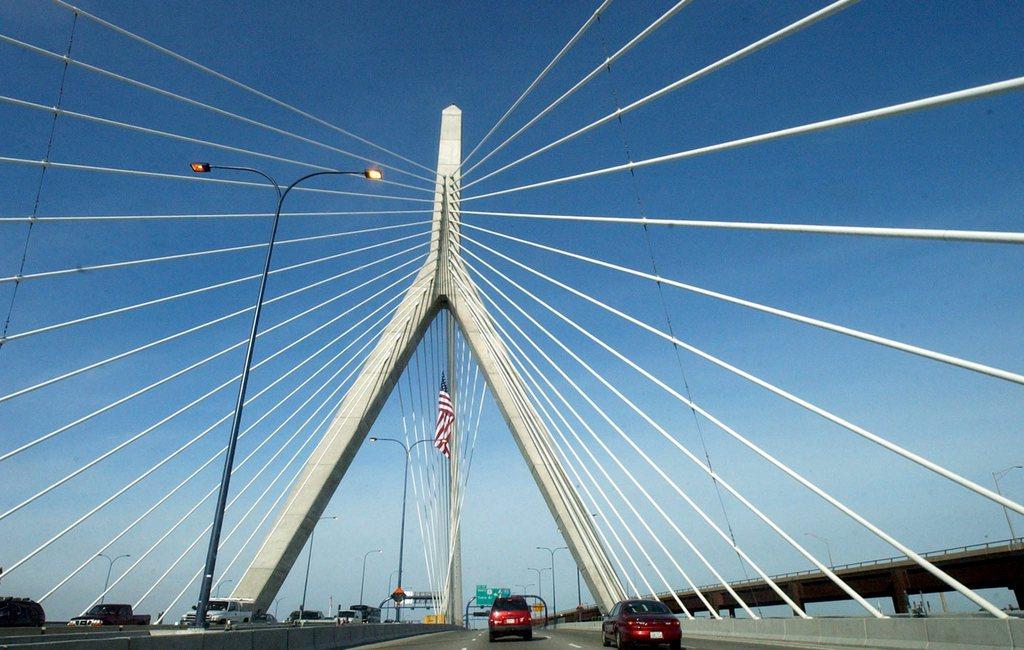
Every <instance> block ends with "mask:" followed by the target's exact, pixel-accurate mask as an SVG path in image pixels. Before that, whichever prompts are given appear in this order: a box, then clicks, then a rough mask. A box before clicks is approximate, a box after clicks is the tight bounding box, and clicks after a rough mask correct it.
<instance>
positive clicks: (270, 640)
mask: <svg viewBox="0 0 1024 650" xmlns="http://www.w3.org/2000/svg"><path fill="white" fill-rule="evenodd" d="M457 629H462V628H457V627H455V626H451V625H423V624H420V623H412V624H381V625H318V626H308V627H275V628H263V629H260V628H247V629H237V630H210V631H207V632H193V631H191V630H166V631H165V630H160V631H154V632H153V633H149V634H147V632H145V631H140V632H132V633H131V635H126V633H124V632H117V631H113V632H99V631H97V632H93V633H91V634H75V635H45V636H43V635H36V636H28V635H21V636H0V648H26V650H27V649H28V648H31V650H49V649H50V648H52V649H53V650H107V649H108V648H109V649H111V650H340V649H342V648H355V647H358V646H361V645H367V644H370V643H378V642H381V641H391V640H394V639H402V638H405V637H410V636H418V635H420V634H432V633H436V632H447V631H450V630H457ZM82 637H86V638H82Z"/></svg>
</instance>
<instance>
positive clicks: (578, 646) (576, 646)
mask: <svg viewBox="0 0 1024 650" xmlns="http://www.w3.org/2000/svg"><path fill="white" fill-rule="evenodd" d="M569 645H571V646H572V647H574V648H582V647H583V646H581V645H576V644H575V643H570V644H569ZM462 650H466V649H465V648H463V649H462Z"/></svg>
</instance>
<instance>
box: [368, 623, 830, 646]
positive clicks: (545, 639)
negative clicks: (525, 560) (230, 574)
mask: <svg viewBox="0 0 1024 650" xmlns="http://www.w3.org/2000/svg"><path fill="white" fill-rule="evenodd" d="M363 647H365V648H437V649H439V650H483V649H484V648H495V650H498V649H499V648H500V649H505V650H516V648H517V647H519V648H521V649H522V650H533V649H534V648H536V649H537V650H543V649H544V648H551V649H552V650H554V649H556V648H557V649H558V650H590V649H591V648H602V647H603V646H602V645H601V633H600V632H599V631H596V630H574V629H566V628H563V629H558V630H555V629H552V628H548V629H543V628H538V629H535V630H534V632H533V641H529V642H526V641H523V640H521V639H518V638H514V637H508V638H502V639H498V640H497V641H495V642H494V643H489V642H488V641H487V630H486V629H483V630H468V631H456V632H441V633H439V634H426V635H423V636H417V637H412V638H408V639H400V640H398V641H389V642H387V643H377V644H374V645H369V646H363ZM661 647H662V648H667V647H668V646H661ZM683 647H684V648H689V649H692V650H711V649H725V650H747V649H749V650H755V649H761V648H781V647H793V646H780V645H774V644H763V645H762V644H757V645H751V644H748V643H736V642H723V641H704V640H697V639H690V640H687V639H685V638H684V639H683ZM802 647H813V646H802Z"/></svg>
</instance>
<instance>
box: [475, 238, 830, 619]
mask: <svg viewBox="0 0 1024 650" xmlns="http://www.w3.org/2000/svg"><path fill="white" fill-rule="evenodd" d="M470 254H471V255H472V252H470ZM474 258H475V256H474ZM475 259H478V261H481V263H483V264H485V265H487V263H486V262H485V261H483V260H479V258H475ZM467 266H468V268H469V269H470V270H472V271H473V272H474V273H476V274H477V275H478V276H479V277H480V278H481V279H483V280H484V282H486V283H487V285H488V286H489V287H491V288H492V289H493V290H494V291H495V292H497V293H498V294H499V295H501V296H502V297H503V298H504V299H505V300H507V301H508V302H509V304H511V305H512V306H513V307H515V308H516V311H518V312H519V313H521V314H522V315H523V316H524V317H526V318H527V319H528V320H530V322H531V323H533V324H534V326H536V327H537V328H538V329H540V330H541V331H542V332H544V334H545V335H546V336H548V337H549V338H550V339H551V340H552V341H553V342H555V343H556V344H557V345H558V346H559V348H561V349H562V350H563V351H564V352H565V353H566V354H568V355H569V356H570V357H572V358H573V359H574V360H575V361H576V362H577V363H579V364H580V365H581V366H583V367H584V368H585V369H586V370H587V371H588V372H589V373H590V374H592V375H593V376H594V377H595V378H596V379H597V380H598V381H600V382H601V383H602V384H603V385H604V386H605V387H606V388H608V389H609V390H610V391H611V392H612V393H613V394H615V395H616V397H618V398H619V399H620V400H622V401H623V402H624V403H626V404H627V405H628V406H630V408H632V409H633V410H635V411H636V412H637V414H638V415H641V417H644V414H642V412H641V411H640V410H639V408H638V407H636V406H635V404H633V402H631V401H630V400H629V399H628V398H626V397H625V395H623V394H622V393H621V391H619V390H618V389H616V388H615V387H614V386H613V385H612V384H611V383H610V382H606V380H605V379H604V377H603V376H601V375H600V373H598V372H596V371H595V370H593V368H592V367H591V366H590V365H589V364H588V363H587V362H586V361H584V360H583V359H582V358H580V357H579V355H577V354H575V353H574V352H573V351H572V350H571V349H569V348H568V347H567V346H565V344H564V343H562V342H561V341H560V340H559V339H558V338H557V337H556V336H555V335H554V334H552V333H551V332H550V331H549V330H547V329H546V328H545V327H544V326H543V325H541V324H540V323H539V322H537V321H536V320H535V319H534V318H533V317H531V316H530V315H529V314H528V313H527V312H526V311H525V310H523V309H522V308H521V307H520V306H519V305H518V304H517V303H516V302H515V301H514V300H512V299H511V298H510V297H509V296H507V295H506V294H505V293H504V292H503V291H502V290H501V289H500V288H498V287H497V286H496V285H494V284H493V283H492V282H491V281H490V280H489V279H488V278H487V277H486V276H484V275H482V274H481V273H480V271H479V270H477V269H476V268H475V267H473V266H469V265H468V263H467ZM488 266H489V265H488ZM493 270H494V269H493V268H492V271H493ZM506 280H507V278H506ZM482 293H483V292H482ZM484 296H485V297H486V298H487V299H488V301H489V302H491V304H492V305H495V307H496V308H497V304H496V303H495V302H494V300H493V299H491V298H490V296H489V295H487V294H486V293H484ZM517 331H519V332H520V334H521V335H522V336H523V337H524V338H526V340H527V341H531V342H532V338H530V337H529V335H527V334H526V333H525V332H523V331H522V330H519V328H517ZM534 348H535V349H536V350H537V351H538V352H539V353H540V354H541V355H542V356H544V358H545V360H547V361H548V363H550V364H552V367H553V368H554V369H555V370H556V371H557V372H558V373H559V374H560V375H562V377H563V378H564V379H565V380H566V382H568V383H569V385H571V386H572V387H573V388H574V389H576V390H577V391H578V392H580V396H581V397H583V399H584V400H585V401H586V402H587V403H588V404H589V405H590V406H591V408H593V409H594V410H595V411H596V412H597V413H598V414H599V415H601V417H602V419H604V420H605V421H606V422H607V423H608V424H609V425H610V426H611V427H612V428H613V429H614V430H615V432H616V433H618V434H619V437H621V438H622V439H623V440H624V441H625V442H626V443H627V444H628V445H629V446H630V447H631V448H632V449H633V451H635V452H636V453H637V455H639V456H640V457H641V458H642V459H643V460H644V461H645V462H646V463H647V464H648V465H649V466H650V467H651V469H653V470H654V471H655V472H656V473H657V474H658V476H660V477H661V478H662V480H664V481H665V483H666V484H667V485H669V486H670V487H671V488H672V490H673V491H674V492H676V494H678V495H679V496H680V497H681V498H682V499H683V500H684V501H686V503H687V505H689V506H690V507H691V508H692V509H693V510H694V512H696V513H697V514H698V516H700V518H701V519H703V520H704V522H705V523H707V524H708V526H709V527H711V529H712V530H714V531H715V532H716V533H717V534H718V535H719V537H721V538H722V540H723V541H724V542H725V543H726V544H728V545H729V546H730V547H731V548H732V549H733V550H734V551H736V553H737V554H738V555H739V556H740V557H742V558H743V560H744V561H746V563H747V564H748V565H750V567H751V568H752V569H754V571H756V572H757V573H758V575H760V576H761V578H762V579H764V581H765V583H766V584H767V585H768V586H769V587H770V588H771V589H772V591H774V592H775V593H776V594H778V596H779V597H780V598H781V599H782V600H783V601H784V602H785V603H786V604H787V605H789V607H790V608H791V609H792V610H793V612H795V613H796V614H797V615H798V616H800V617H801V618H810V617H809V616H808V615H807V613H806V612H804V610H803V608H801V607H800V606H799V605H797V604H796V603H795V602H793V600H792V598H790V597H789V595H788V594H786V592H785V591H783V590H782V588H781V587H779V586H778V585H777V584H776V583H775V581H774V580H772V579H771V577H769V576H768V574H767V573H766V572H765V571H764V570H763V569H761V567H760V566H759V565H758V564H757V563H756V562H754V561H753V559H751V558H750V556H749V555H747V554H746V552H745V551H743V550H742V549H741V548H740V547H739V545H738V544H736V542H735V541H734V540H733V539H732V538H731V537H730V536H729V535H728V533H726V532H725V531H723V530H722V529H721V528H720V527H719V526H718V524H716V523H715V522H714V520H713V519H711V517H710V516H708V515H707V513H706V512H704V510H703V509H702V508H701V507H700V506H699V505H697V503H696V502H695V501H693V499H691V498H690V497H689V495H688V494H687V493H686V492H685V491H684V490H683V489H682V488H681V487H679V485H678V483H676V482H675V481H674V480H673V479H672V478H671V477H670V476H669V475H668V474H667V473H666V472H665V471H664V470H663V469H662V468H661V467H660V466H659V465H658V464H657V463H656V462H654V460H652V459H651V457H650V456H649V455H648V454H647V453H646V452H644V450H643V449H642V448H640V446H639V445H637V444H636V442H634V441H633V439H632V438H630V437H629V435H628V434H627V433H626V432H625V431H624V430H623V429H622V427H620V426H619V425H618V424H616V423H615V422H614V421H613V420H612V419H611V418H610V417H609V416H608V415H607V414H606V413H605V411H604V410H603V409H602V408H601V407H600V406H599V405H598V404H597V403H596V402H594V401H593V399H591V398H590V396H589V395H588V394H587V393H586V391H583V390H582V389H580V388H579V386H578V384H576V382H574V381H573V380H572V379H571V378H570V377H569V376H568V375H567V374H565V373H564V371H563V370H562V369H561V367H560V366H558V365H557V363H555V362H554V361H553V360H552V359H551V358H550V357H548V356H547V355H546V354H545V353H544V352H543V350H541V349H540V348H539V347H537V346H534ZM644 419H645V420H647V418H646V417H645V418H644ZM599 444H600V445H601V446H602V448H604V449H605V451H606V452H607V453H608V454H609V456H611V457H612V460H613V461H614V462H615V464H616V465H617V466H619V468H620V469H621V470H622V471H623V473H625V474H626V475H627V476H629V477H630V479H631V481H633V484H634V485H635V486H636V487H637V489H638V490H640V492H641V493H642V494H644V495H645V496H647V497H648V501H649V502H650V503H651V505H652V506H653V507H654V509H655V510H656V511H657V512H658V513H659V514H660V515H661V516H662V518H663V519H664V520H665V522H666V523H668V524H669V526H670V527H671V528H672V529H673V530H674V531H676V533H677V534H678V535H679V536H680V538H681V539H682V540H683V541H684V542H686V544H687V546H689V547H690V549H691V550H692V551H693V552H694V554H695V555H696V556H697V558H698V559H700V560H701V562H702V563H703V564H704V565H705V566H706V567H707V568H708V570H709V571H711V573H712V574H713V575H714V576H715V579H716V580H718V581H719V583H721V584H722V586H723V587H725V589H726V591H728V592H729V593H730V595H732V596H733V598H735V599H736V601H737V602H738V603H739V604H740V605H741V606H742V607H743V609H744V610H745V611H746V612H747V614H748V615H750V616H751V617H752V618H759V617H758V616H757V615H756V614H754V613H753V612H752V611H751V610H750V608H749V607H747V605H746V603H745V602H743V600H742V599H741V598H740V597H739V594H737V593H736V592H735V591H734V590H733V588H732V586H731V585H730V584H729V582H728V581H727V580H725V578H723V577H722V576H721V574H719V573H718V571H717V570H716V569H715V568H714V566H713V565H712V564H711V563H710V562H709V561H708V560H707V559H706V558H705V557H704V555H703V554H702V553H701V552H700V551H699V550H698V549H697V548H696V547H695V546H694V545H693V543H692V542H691V541H690V540H689V538H688V537H686V536H685V534H684V533H683V532H682V530H680V529H679V527H678V525H677V524H676V523H675V522H674V521H673V520H672V518H671V517H669V516H668V514H667V513H665V511H664V510H663V509H662V508H661V506H660V505H658V503H657V501H655V500H654V499H653V498H652V497H650V496H649V494H648V493H647V490H646V489H645V488H644V487H643V485H642V484H640V482H639V481H637V480H636V479H635V478H634V477H633V474H632V473H631V472H629V470H628V469H627V468H626V467H625V465H622V464H621V461H619V459H618V458H617V457H615V455H614V453H612V452H611V450H609V449H607V448H606V447H605V445H604V442H603V441H600V440H599ZM691 586H692V584H691ZM709 609H710V607H709Z"/></svg>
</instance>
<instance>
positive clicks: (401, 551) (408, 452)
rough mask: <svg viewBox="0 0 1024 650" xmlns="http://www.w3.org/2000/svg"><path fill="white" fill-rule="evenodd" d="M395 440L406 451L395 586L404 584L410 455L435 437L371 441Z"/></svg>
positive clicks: (397, 612) (397, 606) (398, 614)
mask: <svg viewBox="0 0 1024 650" xmlns="http://www.w3.org/2000/svg"><path fill="white" fill-rule="evenodd" d="M378 441H383V442H393V443H395V444H397V445H400V446H401V447H402V451H404V452H405V472H404V475H403V477H402V523H401V524H400V528H399V533H398V584H397V585H395V588H396V589H397V588H398V587H401V586H402V561H403V559H404V557H405V502H406V498H407V497H408V496H409V456H410V455H411V454H412V450H413V449H414V448H415V447H416V445H420V444H423V443H424V442H433V441H434V439H433V438H423V439H421V440H417V441H415V442H413V443H412V444H411V445H406V444H405V443H404V442H403V441H401V440H399V439H398V438H377V437H371V438H370V442H374V443H375V442H378ZM401 620H402V608H401V604H400V603H398V602H395V621H396V622H401Z"/></svg>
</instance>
